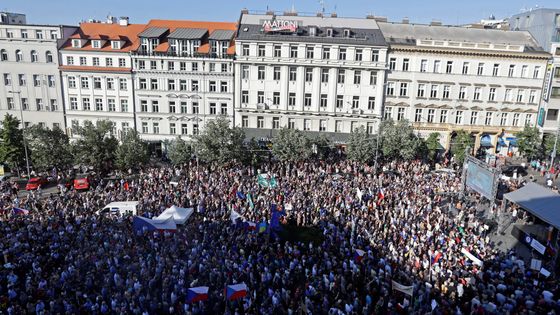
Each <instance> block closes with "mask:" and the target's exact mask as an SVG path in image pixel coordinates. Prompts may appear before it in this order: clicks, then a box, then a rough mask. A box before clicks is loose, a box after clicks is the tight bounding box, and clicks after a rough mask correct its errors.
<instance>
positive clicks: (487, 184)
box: [466, 160, 495, 200]
mask: <svg viewBox="0 0 560 315" xmlns="http://www.w3.org/2000/svg"><path fill="white" fill-rule="evenodd" d="M466 175H467V180H466V185H467V187H469V188H471V189H472V190H474V191H476V192H477V193H479V194H481V195H482V196H484V197H486V198H488V199H489V200H493V199H494V197H495V196H494V195H493V190H494V189H493V188H494V180H495V176H494V172H492V171H491V170H489V169H488V168H485V167H483V166H482V165H479V164H477V163H475V162H473V161H471V160H467V174H466Z"/></svg>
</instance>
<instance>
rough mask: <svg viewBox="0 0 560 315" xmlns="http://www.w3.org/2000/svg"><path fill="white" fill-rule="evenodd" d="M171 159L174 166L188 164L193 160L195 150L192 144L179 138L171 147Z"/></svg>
mask: <svg viewBox="0 0 560 315" xmlns="http://www.w3.org/2000/svg"><path fill="white" fill-rule="evenodd" d="M168 154H169V159H170V160H171V163H172V164H173V165H179V164H184V163H188V162H189V161H190V160H191V157H192V154H193V150H192V147H191V145H190V143H187V141H185V140H183V139H181V137H179V136H177V138H175V140H173V142H171V145H170V146H169V153H168Z"/></svg>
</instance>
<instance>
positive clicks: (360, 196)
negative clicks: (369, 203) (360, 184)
mask: <svg viewBox="0 0 560 315" xmlns="http://www.w3.org/2000/svg"><path fill="white" fill-rule="evenodd" d="M363 195H364V193H363V192H362V191H361V190H360V188H356V198H358V200H362V196H363Z"/></svg>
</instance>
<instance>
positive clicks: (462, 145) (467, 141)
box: [450, 129, 474, 164]
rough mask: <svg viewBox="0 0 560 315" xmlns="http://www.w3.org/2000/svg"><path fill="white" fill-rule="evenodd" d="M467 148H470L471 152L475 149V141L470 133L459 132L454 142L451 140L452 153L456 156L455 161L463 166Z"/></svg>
mask: <svg viewBox="0 0 560 315" xmlns="http://www.w3.org/2000/svg"><path fill="white" fill-rule="evenodd" d="M467 147H469V148H470V150H469V152H471V151H472V149H473V148H474V140H473V138H472V136H471V134H470V133H468V132H467V131H465V130H462V129H461V130H459V131H457V135H456V136H455V138H454V139H453V140H451V148H450V149H451V153H452V154H453V155H454V156H455V161H457V163H458V164H463V162H464V161H465V158H466V157H467V156H466V154H465V150H466V149H467Z"/></svg>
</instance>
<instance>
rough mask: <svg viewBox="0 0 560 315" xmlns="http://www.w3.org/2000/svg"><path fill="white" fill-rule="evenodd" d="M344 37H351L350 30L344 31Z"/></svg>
mask: <svg viewBox="0 0 560 315" xmlns="http://www.w3.org/2000/svg"><path fill="white" fill-rule="evenodd" d="M344 37H350V30H349V29H345V30H344Z"/></svg>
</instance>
